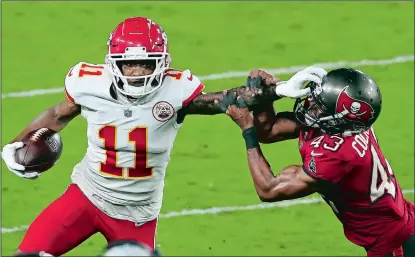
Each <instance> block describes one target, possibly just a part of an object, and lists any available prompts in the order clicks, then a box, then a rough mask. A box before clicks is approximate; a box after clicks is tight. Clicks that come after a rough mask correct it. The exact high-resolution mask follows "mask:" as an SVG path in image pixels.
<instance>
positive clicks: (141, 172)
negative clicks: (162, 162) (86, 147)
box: [98, 125, 153, 179]
mask: <svg viewBox="0 0 415 257" xmlns="http://www.w3.org/2000/svg"><path fill="white" fill-rule="evenodd" d="M147 131H148V129H147V127H136V128H134V129H133V130H131V131H130V132H129V133H128V141H129V142H131V143H133V144H134V152H133V153H132V154H134V155H135V157H134V164H133V167H128V168H123V167H118V166H117V161H118V152H117V150H116V145H117V127H116V126H111V125H107V126H104V127H102V128H101V129H100V130H99V132H98V133H99V137H100V138H101V139H102V140H103V141H104V148H105V155H106V156H105V161H104V162H103V163H100V172H101V173H104V174H107V175H110V176H113V177H118V178H130V179H145V178H151V177H152V176H153V169H152V168H149V167H148V158H147V147H148V145H147V139H148V135H147ZM124 171H126V173H125V172H124Z"/></svg>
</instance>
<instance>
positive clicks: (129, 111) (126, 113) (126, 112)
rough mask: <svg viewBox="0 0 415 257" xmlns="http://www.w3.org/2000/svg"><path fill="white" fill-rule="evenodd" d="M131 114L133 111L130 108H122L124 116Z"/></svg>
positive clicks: (128, 116)
mask: <svg viewBox="0 0 415 257" xmlns="http://www.w3.org/2000/svg"><path fill="white" fill-rule="evenodd" d="M132 114H133V112H132V111H131V110H130V109H125V110H124V116H125V117H126V118H130V117H131V115H132Z"/></svg>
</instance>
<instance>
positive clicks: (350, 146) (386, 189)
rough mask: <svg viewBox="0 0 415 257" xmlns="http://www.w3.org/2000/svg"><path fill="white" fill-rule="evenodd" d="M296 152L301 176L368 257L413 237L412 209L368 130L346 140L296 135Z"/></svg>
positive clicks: (314, 133) (316, 134)
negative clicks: (312, 184) (312, 181)
mask: <svg viewBox="0 0 415 257" xmlns="http://www.w3.org/2000/svg"><path fill="white" fill-rule="evenodd" d="M299 148H300V154H301V157H302V159H303V169H304V171H305V172H306V173H307V174H309V175H310V176H311V177H313V178H314V179H316V180H317V181H319V183H320V185H321V188H322V192H319V193H320V195H321V196H322V197H323V199H324V200H325V201H326V202H327V203H328V204H329V205H330V207H331V208H332V209H333V212H334V213H335V214H336V216H337V217H338V219H339V220H340V221H341V222H342V223H343V228H344V234H345V235H346V237H347V238H348V239H349V240H350V241H351V242H353V243H355V244H357V245H360V246H362V247H364V248H365V249H366V251H367V253H368V256H379V255H384V254H387V253H389V252H392V251H393V250H395V249H396V248H398V247H400V245H401V244H402V243H403V242H404V241H405V240H407V239H408V238H409V237H410V235H413V234H414V205H413V204H412V203H411V202H409V201H407V200H406V199H404V197H403V195H402V190H401V188H400V186H399V184H398V182H397V181H396V179H395V176H394V174H393V171H392V168H391V166H390V165H389V163H388V161H387V160H386V159H385V158H384V156H383V154H382V151H381V149H380V147H379V144H378V142H377V139H376V137H375V134H374V132H373V129H370V130H368V131H366V132H363V133H361V134H358V135H353V136H349V137H343V136H340V135H328V134H324V133H321V132H320V130H317V129H311V130H309V131H307V132H306V131H302V132H301V133H300V137H299Z"/></svg>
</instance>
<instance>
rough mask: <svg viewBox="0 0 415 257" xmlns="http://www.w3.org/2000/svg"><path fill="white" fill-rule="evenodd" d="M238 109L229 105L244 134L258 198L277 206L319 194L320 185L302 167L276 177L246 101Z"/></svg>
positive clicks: (295, 167)
mask: <svg viewBox="0 0 415 257" xmlns="http://www.w3.org/2000/svg"><path fill="white" fill-rule="evenodd" d="M238 105H239V107H240V108H238V107H236V105H235V104H233V105H230V106H229V107H228V112H227V114H228V115H229V116H231V118H232V120H233V121H234V122H235V123H236V124H238V125H239V127H240V128H241V129H242V131H243V133H242V135H243V137H244V139H245V143H246V148H247V158H248V163H249V170H250V172H251V177H252V179H253V181H254V185H255V189H256V191H257V194H258V196H259V198H260V199H261V200H262V201H264V202H275V201H282V200H287V199H294V198H300V197H304V196H307V195H310V194H312V193H314V192H317V188H316V182H317V181H316V180H315V179H313V178H311V177H310V176H308V175H307V174H306V173H305V172H304V170H303V168H302V166H298V165H290V166H288V167H285V168H284V169H283V170H282V171H281V172H280V174H278V175H277V176H275V175H274V173H273V172H272V170H271V167H270V165H269V163H268V161H267V159H266V158H265V156H264V155H263V153H262V151H261V147H260V146H259V143H258V140H257V136H256V129H255V127H254V118H253V116H252V115H251V113H250V112H249V111H248V108H246V106H245V105H244V103H243V101H241V100H239V101H238Z"/></svg>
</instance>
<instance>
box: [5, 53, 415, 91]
mask: <svg viewBox="0 0 415 257" xmlns="http://www.w3.org/2000/svg"><path fill="white" fill-rule="evenodd" d="M412 61H414V54H410V55H403V56H396V57H394V58H391V59H379V60H359V61H338V62H325V63H314V64H312V65H315V66H318V67H322V68H325V69H333V68H339V67H345V66H348V67H357V66H359V67H362V66H385V65H389V64H395V63H405V62H412ZM310 65H311V64H309V65H301V66H289V67H284V68H278V69H264V70H266V71H268V72H269V73H271V74H275V75H283V74H292V73H294V72H296V71H299V70H301V69H304V68H306V67H308V66H310ZM248 74H249V71H227V72H222V73H217V74H210V75H206V76H199V78H200V80H202V81H206V80H218V79H228V78H239V77H246V76H247V75H248ZM57 93H63V88H50V89H35V90H29V91H21V92H10V93H4V94H2V96H1V97H2V98H12V97H30V96H37V95H48V94H57Z"/></svg>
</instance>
